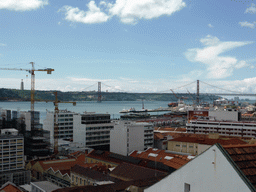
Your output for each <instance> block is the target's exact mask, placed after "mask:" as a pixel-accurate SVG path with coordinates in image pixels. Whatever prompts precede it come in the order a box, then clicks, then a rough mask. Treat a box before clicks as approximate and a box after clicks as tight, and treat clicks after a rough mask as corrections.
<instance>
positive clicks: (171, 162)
mask: <svg viewBox="0 0 256 192" xmlns="http://www.w3.org/2000/svg"><path fill="white" fill-rule="evenodd" d="M130 156H132V157H136V158H140V159H147V160H151V161H157V162H161V163H163V164H164V165H167V166H169V167H172V168H175V169H178V168H180V167H181V166H183V165H185V164H186V163H187V162H188V161H189V160H190V159H189V158H187V157H188V156H186V155H177V154H173V153H170V152H166V151H165V150H160V149H153V148H149V149H147V150H146V151H134V152H133V153H132V154H130Z"/></svg>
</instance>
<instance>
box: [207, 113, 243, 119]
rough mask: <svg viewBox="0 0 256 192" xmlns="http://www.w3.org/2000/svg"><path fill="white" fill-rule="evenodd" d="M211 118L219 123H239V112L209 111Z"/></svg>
mask: <svg viewBox="0 0 256 192" xmlns="http://www.w3.org/2000/svg"><path fill="white" fill-rule="evenodd" d="M209 117H214V118H215V120H217V121H223V120H226V121H238V111H209Z"/></svg>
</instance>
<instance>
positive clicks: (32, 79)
mask: <svg viewBox="0 0 256 192" xmlns="http://www.w3.org/2000/svg"><path fill="white" fill-rule="evenodd" d="M30 64H31V65H32V68H31V69H19V68H0V70H15V71H27V72H29V73H30V74H31V132H32V134H34V131H35V130H34V109H35V108H34V105H35V71H46V72H47V74H51V73H52V71H54V69H51V68H46V69H35V66H34V64H35V63H34V62H30Z"/></svg>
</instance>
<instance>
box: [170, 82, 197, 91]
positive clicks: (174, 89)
mask: <svg viewBox="0 0 256 192" xmlns="http://www.w3.org/2000/svg"><path fill="white" fill-rule="evenodd" d="M193 83H196V81H193V82H191V83H188V84H186V85H182V86H179V87H176V88H174V89H172V90H176V89H180V88H183V87H186V86H189V85H191V84H193Z"/></svg>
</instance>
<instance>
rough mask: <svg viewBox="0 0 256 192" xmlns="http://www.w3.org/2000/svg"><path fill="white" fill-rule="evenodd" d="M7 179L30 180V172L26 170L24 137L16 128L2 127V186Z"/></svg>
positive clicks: (0, 163)
mask: <svg viewBox="0 0 256 192" xmlns="http://www.w3.org/2000/svg"><path fill="white" fill-rule="evenodd" d="M7 181H11V182H13V183H15V184H16V185H17V184H19V185H22V184H28V183H29V182H30V172H29V171H25V170H24V138H23V136H19V135H18V131H17V130H16V129H2V130H1V135H0V186H1V185H3V184H4V183H6V182H7Z"/></svg>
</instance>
